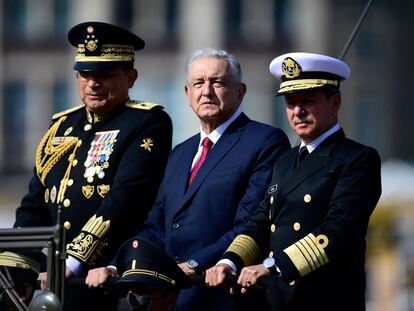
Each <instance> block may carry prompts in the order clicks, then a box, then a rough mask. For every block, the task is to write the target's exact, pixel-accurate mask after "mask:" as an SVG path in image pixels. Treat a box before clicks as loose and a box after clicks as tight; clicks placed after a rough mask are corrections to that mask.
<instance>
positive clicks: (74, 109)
mask: <svg viewBox="0 0 414 311" xmlns="http://www.w3.org/2000/svg"><path fill="white" fill-rule="evenodd" d="M83 107H85V104H82V105H79V106H76V107H73V108H69V109H67V110H64V111H61V112H58V113H55V114H54V115H53V117H52V120H56V119H58V118H60V117H61V116H64V115H67V114H69V113H71V112H74V111H77V110H79V109H82V108H83Z"/></svg>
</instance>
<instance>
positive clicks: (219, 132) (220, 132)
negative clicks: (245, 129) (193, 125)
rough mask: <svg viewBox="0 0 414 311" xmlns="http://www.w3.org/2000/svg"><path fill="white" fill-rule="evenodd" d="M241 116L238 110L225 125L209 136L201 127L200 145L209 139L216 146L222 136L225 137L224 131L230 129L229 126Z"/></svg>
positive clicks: (221, 125) (238, 109)
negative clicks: (206, 138)
mask: <svg viewBox="0 0 414 311" xmlns="http://www.w3.org/2000/svg"><path fill="white" fill-rule="evenodd" d="M240 114H241V110H240V108H237V110H236V111H235V112H234V113H233V115H232V116H231V117H230V118H229V119H227V121H226V122H224V123H223V124H220V126H218V127H217V128H216V129H215V130H214V131H212V132H211V133H210V134H209V135H207V134H206V133H205V132H204V131H203V128H202V127H200V142H199V144H201V142H202V141H203V140H204V138H205V137H208V138H209V139H210V140H211V141H212V142H213V144H214V145H215V144H216V142H217V141H218V140H219V139H220V137H221V135H223V133H224V131H225V130H226V129H227V128H228V127H229V125H230V124H231V123H233V121H234V120H236V119H237V118H238V117H239V116H240Z"/></svg>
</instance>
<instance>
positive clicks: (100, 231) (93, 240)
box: [67, 215, 110, 261]
mask: <svg viewBox="0 0 414 311" xmlns="http://www.w3.org/2000/svg"><path fill="white" fill-rule="evenodd" d="M109 227H110V220H107V221H103V218H102V216H99V217H96V215H93V216H92V217H91V218H90V219H89V220H88V222H87V223H86V224H85V225H84V226H83V228H82V232H81V233H80V234H79V235H78V236H77V237H76V238H74V239H73V241H72V242H71V243H69V244H68V245H67V252H68V253H69V254H71V255H73V256H75V257H77V258H79V259H81V260H83V261H87V260H88V259H89V258H90V257H91V256H92V254H93V253H94V251H95V249H96V248H98V249H99V247H103V244H102V242H101V240H102V239H103V237H104V235H105V234H106V232H107V231H108V230H109ZM101 244H102V245H101Z"/></svg>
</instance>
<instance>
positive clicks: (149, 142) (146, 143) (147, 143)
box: [140, 138, 154, 152]
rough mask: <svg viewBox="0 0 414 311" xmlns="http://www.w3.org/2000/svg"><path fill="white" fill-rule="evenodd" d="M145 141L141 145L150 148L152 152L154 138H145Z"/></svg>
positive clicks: (145, 148) (146, 148)
mask: <svg viewBox="0 0 414 311" xmlns="http://www.w3.org/2000/svg"><path fill="white" fill-rule="evenodd" d="M142 141H143V142H144V143H143V144H141V145H140V147H142V148H144V150H148V151H149V152H151V147H153V146H154V141H153V140H152V138H145V139H143V140H142Z"/></svg>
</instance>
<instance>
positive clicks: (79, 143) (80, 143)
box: [78, 139, 82, 147]
mask: <svg viewBox="0 0 414 311" xmlns="http://www.w3.org/2000/svg"><path fill="white" fill-rule="evenodd" d="M81 145H82V140H81V139H79V141H78V147H80V146H81Z"/></svg>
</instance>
